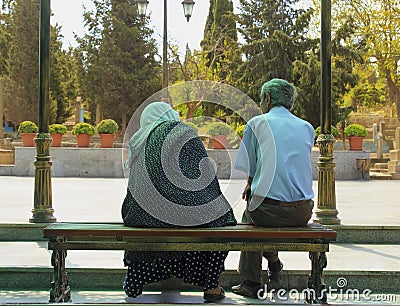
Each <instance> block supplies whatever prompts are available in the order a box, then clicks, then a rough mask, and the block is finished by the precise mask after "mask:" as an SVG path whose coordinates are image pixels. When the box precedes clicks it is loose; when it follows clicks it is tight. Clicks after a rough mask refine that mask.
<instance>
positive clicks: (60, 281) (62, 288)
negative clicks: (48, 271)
mask: <svg viewBox="0 0 400 306" xmlns="http://www.w3.org/2000/svg"><path fill="white" fill-rule="evenodd" d="M66 257H67V251H64V250H54V251H53V254H52V255H51V265H52V266H53V281H52V282H51V290H50V301H49V302H51V303H61V302H70V301H71V291H70V288H69V285H68V277H67V272H66V271H65V258H66Z"/></svg>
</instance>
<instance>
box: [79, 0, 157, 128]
mask: <svg viewBox="0 0 400 306" xmlns="http://www.w3.org/2000/svg"><path fill="white" fill-rule="evenodd" d="M94 4H95V6H96V12H86V13H85V21H86V26H87V27H88V30H89V31H88V34H86V35H85V36H84V37H83V38H82V39H80V60H81V61H82V63H83V70H82V77H83V78H84V82H83V87H82V88H83V91H84V94H85V96H86V97H87V98H89V99H90V100H91V101H93V102H95V103H98V104H100V105H101V107H102V110H103V113H104V116H106V117H108V118H114V119H116V120H117V121H119V122H120V123H121V124H122V126H123V127H125V126H126V121H127V115H128V116H129V115H132V114H133V112H134V111H135V110H136V108H137V107H138V106H139V105H140V104H141V103H142V102H143V101H144V100H146V98H147V97H149V96H150V95H151V94H153V93H154V92H156V91H157V90H159V89H160V87H161V86H160V83H161V82H160V76H159V63H157V61H156V60H155V55H156V45H155V41H154V40H153V39H152V38H151V34H152V31H151V30H150V29H149V28H148V26H147V21H143V20H141V19H140V18H139V17H138V16H137V13H136V7H135V1H132V0H130V1H126V0H108V1H94Z"/></svg>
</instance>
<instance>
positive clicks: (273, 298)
mask: <svg viewBox="0 0 400 306" xmlns="http://www.w3.org/2000/svg"><path fill="white" fill-rule="evenodd" d="M229 289H230V288H225V291H226V297H225V299H223V300H222V301H220V302H219V303H214V304H213V305H304V304H305V302H304V298H303V296H302V294H295V292H291V294H290V295H289V294H288V293H285V294H280V295H279V296H278V294H276V293H275V294H271V293H270V294H268V295H267V296H266V297H265V299H262V300H257V299H251V298H246V297H241V296H239V295H236V294H233V293H232V292H230V290H229ZM71 297H72V303H69V304H68V305H71V304H72V305H88V304H90V305H91V306H95V305H101V306H106V305H116V304H118V305H120V304H127V303H129V305H132V306H134V305H166V304H173V305H203V306H204V300H203V293H202V292H201V289H199V288H196V290H191V291H177V290H168V291H167V290H163V291H162V292H161V291H150V290H148V291H145V292H144V293H143V294H142V295H140V296H139V297H137V298H135V299H133V298H127V297H126V296H125V294H124V293H123V292H122V290H119V291H105V290H104V291H87V290H84V291H83V290H72V293H71ZM48 299H49V293H48V291H45V290H19V291H16V290H0V303H1V304H7V305H9V304H11V305H15V304H17V305H18V306H22V305H29V306H32V304H35V305H42V304H47V303H48ZM396 301H397V302H398V301H400V293H399V292H395V293H382V292H373V293H371V294H362V293H360V295H359V297H357V296H356V295H352V294H350V293H349V294H347V295H346V294H342V295H339V294H338V293H337V292H336V293H335V292H332V293H331V294H328V301H327V302H328V304H330V305H370V304H372V305H396ZM53 305H54V304H53ZM57 305H60V304H57ZM314 305H315V304H314Z"/></svg>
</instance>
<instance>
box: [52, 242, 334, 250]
mask: <svg viewBox="0 0 400 306" xmlns="http://www.w3.org/2000/svg"><path fill="white" fill-rule="evenodd" d="M48 249H49V250H129V251H294V252H328V251H329V244H313V243H268V244H265V243H262V242H261V243H260V242H240V243H228V242H227V243H221V242H219V243H212V242H211V243H206V244H205V243H188V242H179V243H177V242H173V243H168V242H164V243H162V244H160V243H145V242H135V243H124V242H105V243H104V242H90V243H87V242H49V244H48Z"/></svg>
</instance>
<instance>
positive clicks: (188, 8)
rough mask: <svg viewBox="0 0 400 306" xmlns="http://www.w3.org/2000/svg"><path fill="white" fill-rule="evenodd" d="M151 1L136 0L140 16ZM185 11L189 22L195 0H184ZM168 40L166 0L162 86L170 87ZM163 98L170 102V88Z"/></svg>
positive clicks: (165, 6)
mask: <svg viewBox="0 0 400 306" xmlns="http://www.w3.org/2000/svg"><path fill="white" fill-rule="evenodd" d="M148 3H149V1H147V0H136V4H137V7H138V14H139V15H140V16H145V15H146V9H147V4H148ZM182 5H183V13H184V14H185V17H186V19H187V21H188V22H189V19H190V17H191V16H192V12H193V6H194V1H193V0H183V2H182ZM167 47H168V41H167V0H164V31H163V57H162V58H163V63H162V88H163V89H164V88H167V87H168V51H167ZM162 100H163V101H164V102H168V101H169V98H168V90H164V91H163V92H162Z"/></svg>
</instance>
